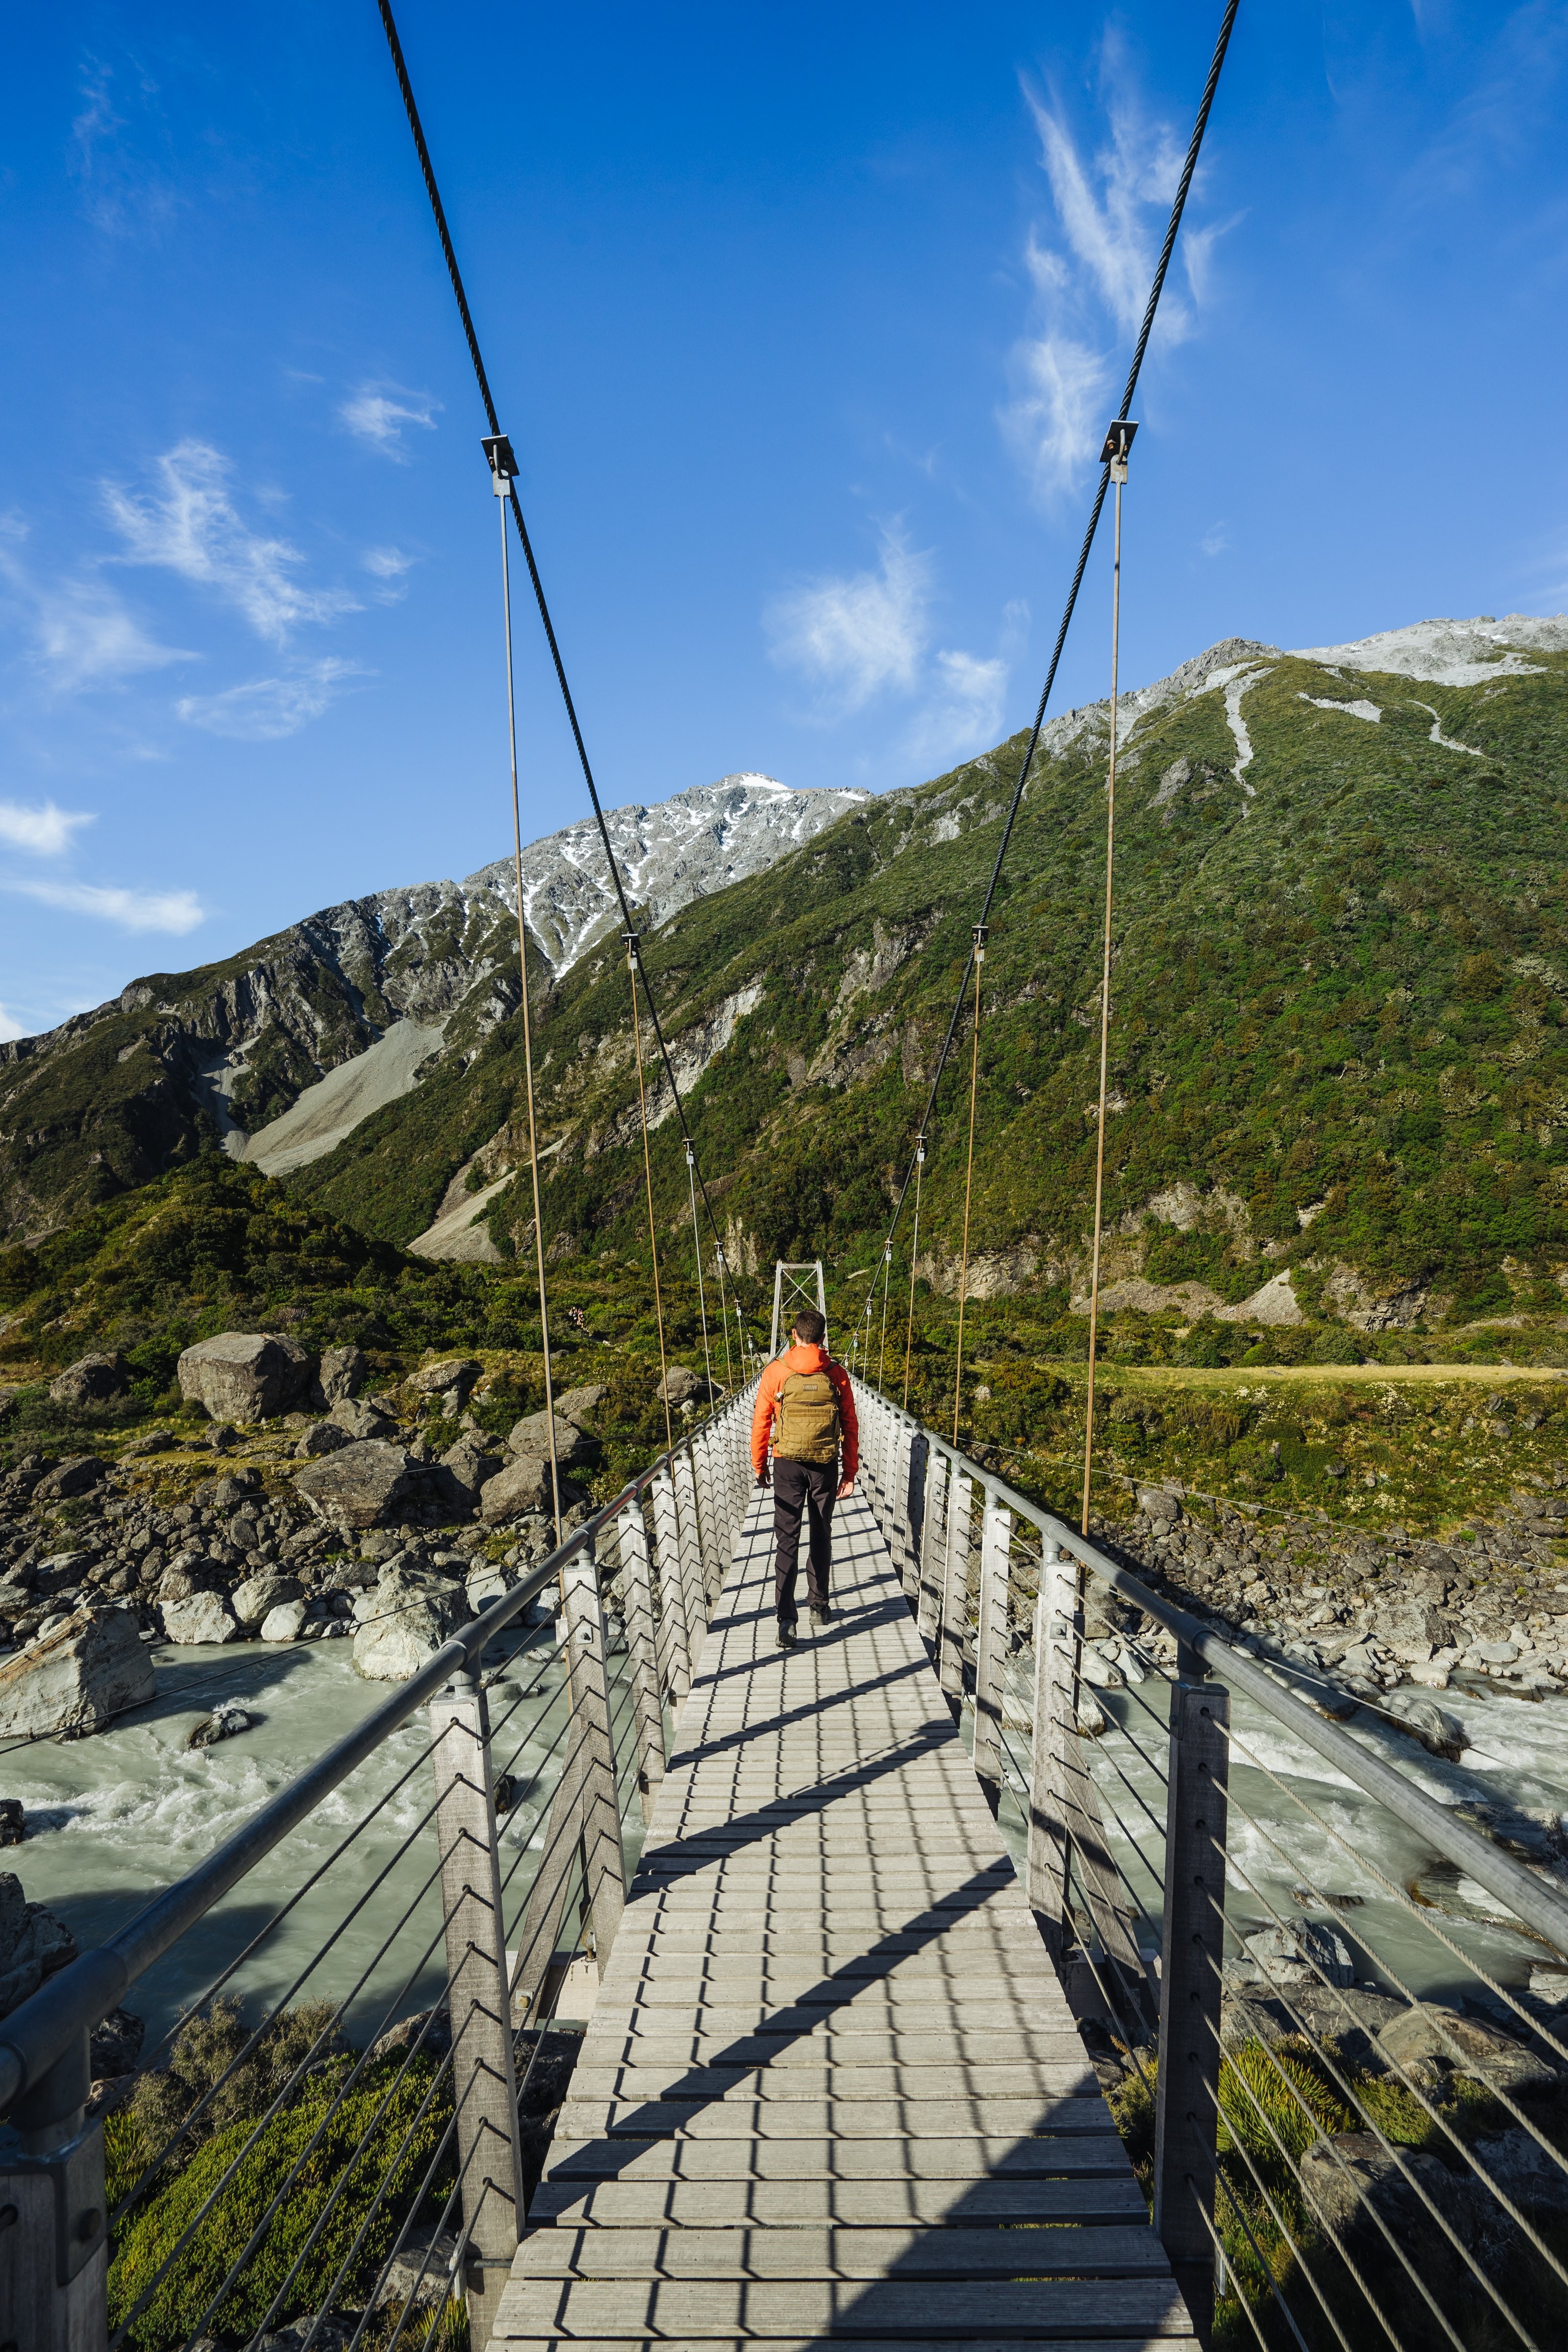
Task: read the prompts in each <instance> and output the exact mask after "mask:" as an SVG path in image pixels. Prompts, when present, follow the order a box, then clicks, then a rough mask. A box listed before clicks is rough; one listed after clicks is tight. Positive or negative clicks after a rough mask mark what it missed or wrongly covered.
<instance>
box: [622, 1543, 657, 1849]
mask: <svg viewBox="0 0 1568 2352" xmlns="http://www.w3.org/2000/svg"><path fill="white" fill-rule="evenodd" d="M616 1527H617V1529H618V1531H619V1534H620V1540H621V1583H622V1587H623V1590H624V1591H625V1595H626V1601H625V1606H626V1651H627V1654H628V1656H629V1658H630V1660H631V1676H632V1724H633V1728H634V1731H635V1734H636V1738H637V1787H638V1789H639V1790H641V1792H642V1808H643V1814H644V1817H645V1819H647V1820H648V1821H650V1822H651V1821H652V1819H653V1809H654V1804H655V1801H656V1800H657V1798H658V1784H659V1782H660V1781H661V1780H663V1778H664V1714H663V1710H662V1708H661V1707H660V1705H659V1691H658V1657H657V1656H656V1654H655V1652H654V1641H653V1588H652V1585H651V1584H650V1582H649V1580H648V1571H647V1528H646V1527H645V1526H644V1525H643V1515H642V1505H641V1503H640V1502H638V1501H633V1502H630V1503H628V1504H627V1505H626V1508H625V1510H624V1511H623V1512H622V1513H621V1516H620V1517H619V1519H618V1520H617V1521H616Z"/></svg>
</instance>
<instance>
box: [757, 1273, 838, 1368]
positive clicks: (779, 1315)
mask: <svg viewBox="0 0 1568 2352" xmlns="http://www.w3.org/2000/svg"><path fill="white" fill-rule="evenodd" d="M802 1307H816V1311H817V1313H818V1314H819V1315H820V1316H821V1318H822V1319H823V1321H824V1322H825V1323H826V1320H827V1288H826V1284H825V1283H824V1281H823V1278H822V1260H821V1259H820V1258H819V1257H812V1258H800V1259H798V1260H796V1261H795V1262H794V1263H792V1262H791V1261H790V1260H788V1259H786V1258H782V1257H781V1258H778V1259H775V1261H774V1264H773V1338H772V1339H771V1340H770V1341H769V1343H768V1354H769V1355H770V1356H776V1355H777V1354H778V1352H779V1344H780V1342H781V1340H784V1339H787V1337H788V1334H789V1327H790V1325H791V1324H792V1323H793V1322H794V1321H795V1317H796V1316H797V1315H798V1314H799V1312H800V1310H801V1308H802ZM822 1344H823V1346H824V1347H826V1345H827V1340H826V1335H824V1338H823V1342H822Z"/></svg>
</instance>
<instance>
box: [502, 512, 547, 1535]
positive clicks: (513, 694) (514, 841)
mask: <svg viewBox="0 0 1568 2352" xmlns="http://www.w3.org/2000/svg"><path fill="white" fill-rule="evenodd" d="M507 479H508V477H507V476H505V475H503V474H502V473H500V472H499V471H498V472H497V474H496V476H495V485H494V487H495V494H496V518H497V520H498V521H499V522H500V593H501V613H502V616H503V619H504V622H505V627H506V724H507V738H508V741H509V744H510V751H511V846H512V861H513V872H514V874H515V877H516V882H517V985H518V994H519V1001H520V1006H521V1013H522V1076H523V1087H524V1091H525V1093H526V1095H527V1097H528V1173H529V1181H531V1184H532V1187H533V1259H534V1265H535V1266H536V1267H537V1269H538V1274H539V1337H540V1344H541V1345H542V1348H543V1350H544V1426H545V1430H546V1433H547V1434H548V1436H549V1439H550V1508H551V1512H552V1516H553V1517H554V1520H555V1540H556V1542H557V1543H559V1542H560V1541H561V1472H560V1468H559V1466H558V1465H557V1463H556V1460H555V1382H554V1379H553V1377H552V1370H551V1363H550V1307H549V1304H548V1302H547V1300H546V1298H545V1295H544V1211H543V1208H542V1204H541V1202H540V1197H539V1128H538V1122H537V1120H536V1118H535V1117H534V1108H533V1024H532V1019H531V1013H530V1011H529V1003H528V924H527V921H526V919H525V918H524V914H523V905H522V813H521V808H520V806H519V804H518V796H517V687H516V682H515V679H514V677H513V675H512V655H511V556H510V550H509V549H508V546H507V541H506V508H505V506H504V504H503V503H502V495H503V493H502V484H503V483H504V482H505V481H506V480H507Z"/></svg>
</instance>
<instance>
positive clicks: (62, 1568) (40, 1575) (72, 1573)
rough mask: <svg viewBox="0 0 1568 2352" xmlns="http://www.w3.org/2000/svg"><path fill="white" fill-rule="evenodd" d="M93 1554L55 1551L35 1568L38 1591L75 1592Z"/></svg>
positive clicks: (34, 1578) (36, 1564)
mask: <svg viewBox="0 0 1568 2352" xmlns="http://www.w3.org/2000/svg"><path fill="white" fill-rule="evenodd" d="M91 1559H92V1555H91V1553H90V1552H85V1551H54V1552H51V1553H50V1554H49V1556H48V1558H47V1559H40V1560H38V1561H37V1562H36V1563H35V1565H34V1568H33V1591H35V1592H36V1593H39V1594H42V1593H46V1592H74V1591H75V1590H76V1588H77V1586H78V1585H79V1583H80V1582H81V1580H82V1578H83V1577H84V1576H85V1575H86V1573H87V1570H88V1568H89V1564H90V1561H91Z"/></svg>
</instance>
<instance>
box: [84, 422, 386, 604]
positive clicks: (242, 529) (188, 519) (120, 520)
mask: <svg viewBox="0 0 1568 2352" xmlns="http://www.w3.org/2000/svg"><path fill="white" fill-rule="evenodd" d="M153 470H154V474H155V476H156V487H155V488H153V490H152V491H150V492H149V493H147V494H146V495H144V496H141V497H137V496H133V495H132V494H131V493H130V492H128V491H125V490H122V489H121V488H118V487H117V486H116V485H114V484H112V483H110V484H107V485H106V486H105V492H104V495H105V498H106V500H107V502H108V507H109V512H110V517H111V519H112V520H113V521H114V523H115V525H116V528H117V529H118V530H119V531H120V533H121V538H122V539H123V540H124V541H125V544H126V548H127V553H126V555H125V556H124V558H123V559H121V560H122V561H124V562H129V563H147V564H156V565H159V566H161V567H163V569H165V570H167V571H170V572H178V573H179V574H180V576H181V578H182V579H185V580H189V581H192V582H194V583H195V584H196V585H198V586H200V587H205V588H211V589H214V590H216V593H217V594H218V595H219V596H221V597H222V599H223V600H224V602H225V603H226V604H233V605H235V606H237V609H238V610H239V611H240V612H241V613H242V614H244V615H245V618H246V619H247V621H248V622H249V624H250V625H251V627H252V628H253V629H254V630H255V631H256V634H257V635H258V636H260V637H266V638H268V640H269V641H270V642H271V643H272V644H274V645H281V644H282V643H283V642H284V641H285V640H286V639H287V638H288V636H289V634H290V632H291V631H292V630H294V629H296V628H299V627H300V626H302V625H306V624H310V623H318V622H323V621H331V620H335V619H336V618H337V616H338V615H339V614H342V613H353V612H357V611H358V610H359V606H358V604H357V603H356V602H355V600H354V598H353V597H352V596H350V595H347V594H345V593H343V592H342V590H339V589H311V588H306V587H304V586H302V585H301V584H300V582H299V581H298V580H297V579H296V578H294V576H293V574H294V572H296V570H297V569H298V567H299V566H300V564H301V563H302V562H304V558H303V557H302V556H301V554H300V551H299V549H298V548H296V547H291V546H290V545H289V542H288V541H287V540H283V539H269V538H266V537H263V536H262V535H261V534H260V533H258V532H256V531H252V530H249V529H248V528H247V525H246V524H245V523H244V522H243V521H242V520H241V518H240V515H239V512H238V509H237V507H236V506H235V503H234V500H233V499H232V498H231V497H230V495H229V491H228V487H227V484H228V478H229V476H230V474H231V473H232V471H233V467H231V465H230V463H229V461H228V459H227V458H226V457H224V456H223V454H222V452H221V451H220V450H217V449H215V448H213V447H212V446H211V444H210V443H208V442H205V441H194V440H193V441H182V442H180V443H179V444H178V446H176V447H174V448H173V449H170V450H168V451H167V452H166V453H165V454H164V455H163V457H160V458H158V459H157V461H156V464H155V466H154V468H153Z"/></svg>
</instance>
